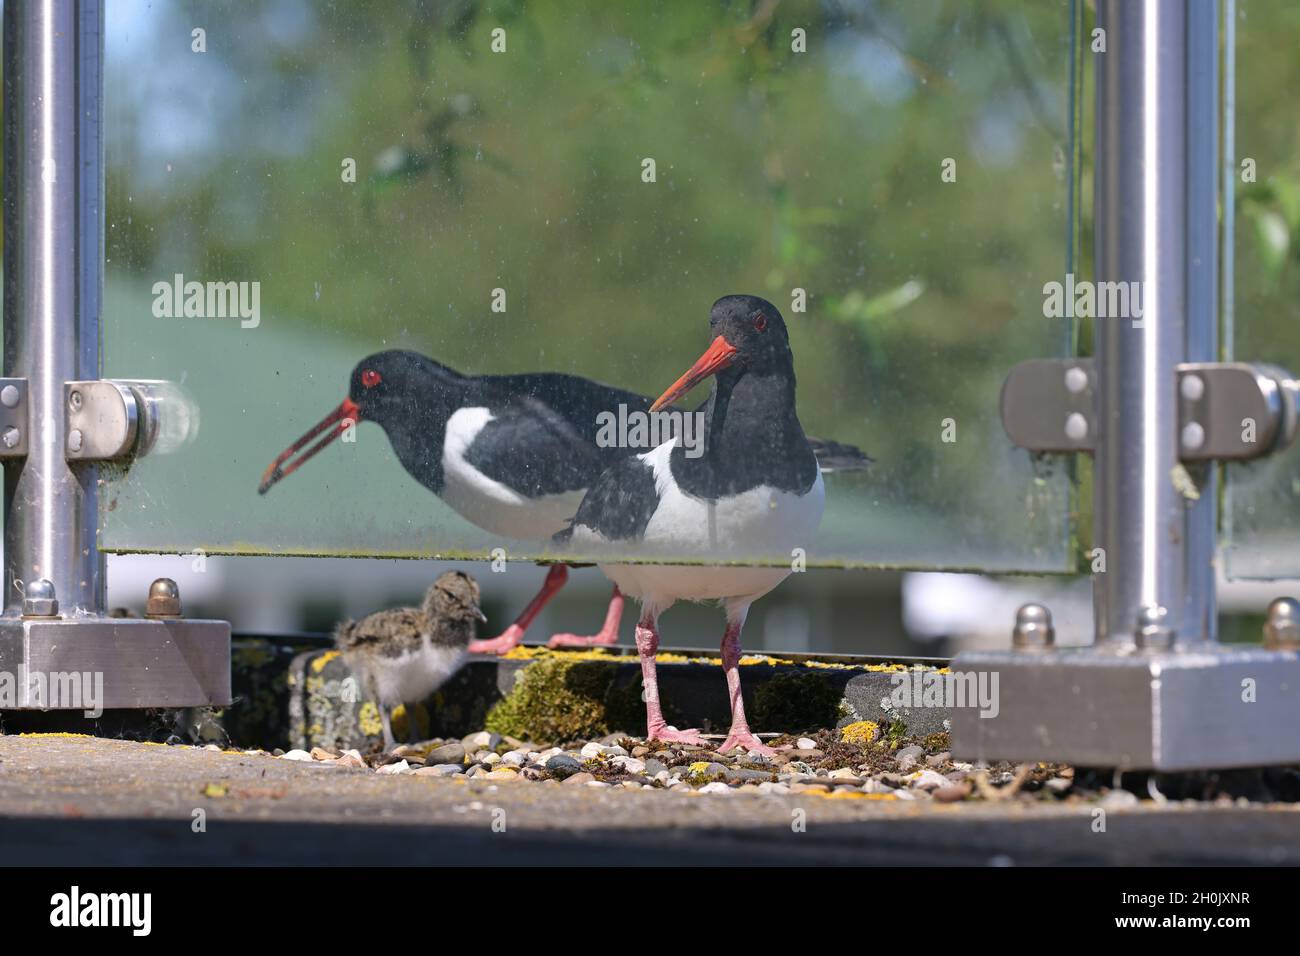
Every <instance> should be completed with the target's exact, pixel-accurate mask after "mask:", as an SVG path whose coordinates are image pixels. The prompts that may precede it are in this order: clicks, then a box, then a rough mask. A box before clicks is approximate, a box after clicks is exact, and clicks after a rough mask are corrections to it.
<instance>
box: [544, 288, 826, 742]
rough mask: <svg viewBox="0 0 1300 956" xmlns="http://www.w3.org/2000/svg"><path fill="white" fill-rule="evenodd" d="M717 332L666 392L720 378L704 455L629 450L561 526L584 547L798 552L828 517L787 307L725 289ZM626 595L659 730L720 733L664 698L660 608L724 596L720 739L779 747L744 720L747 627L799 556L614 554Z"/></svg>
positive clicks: (684, 736) (715, 314) (683, 734)
mask: <svg viewBox="0 0 1300 956" xmlns="http://www.w3.org/2000/svg"><path fill="white" fill-rule="evenodd" d="M709 329H710V332H711V338H712V340H711V342H710V344H709V347H708V349H707V350H706V351H705V352H704V354H703V355H702V356H700V358H699V360H698V361H696V363H695V364H694V365H693V366H691V368H690V369H689V370H688V371H687V372H686V373H685V374H684V375H682V377H681V378H679V379H678V380H677V381H676V382H675V383H673V385H672V386H671V387H670V388H669V389H668V391H666V392H664V394H663V395H662V396H660V398H659V399H658V400H657V401H656V402H655V403H654V406H653V407H654V408H655V409H658V408H660V407H662V406H664V405H666V404H669V403H671V402H673V401H676V400H677V399H678V398H680V397H681V396H682V395H684V394H685V393H686V392H688V391H689V390H690V389H691V388H692V387H694V386H695V385H696V384H697V383H699V382H701V381H703V380H704V379H705V378H708V377H710V376H712V377H713V380H714V381H713V391H712V394H711V395H710V397H709V400H708V402H707V403H706V404H705V406H704V412H705V438H704V453H703V455H701V456H700V457H698V458H690V457H687V456H686V454H685V453H684V452H685V450H684V449H683V448H682V447H680V444H679V443H678V442H677V440H676V439H673V440H671V441H667V442H664V443H663V444H662V445H660V446H659V447H658V448H655V449H654V450H653V451H650V452H647V453H645V454H641V455H636V456H634V457H631V458H626V459H624V460H623V461H621V462H619V463H618V464H616V465H615V466H614V467H612V468H611V469H609V470H608V471H606V472H605V473H604V474H603V475H601V477H600V478H599V479H598V480H597V481H596V482H595V484H593V485H592V487H591V490H590V491H588V492H587V496H586V497H585V498H584V499H583V501H582V504H581V505H580V506H579V508H578V511H577V514H576V515H575V517H574V519H573V524H572V527H571V528H570V529H569V530H568V531H566V532H561V534H560V535H559V536H557V537H558V538H559V539H560V540H565V541H571V543H572V544H573V545H574V546H575V547H576V548H578V549H580V550H586V551H601V550H606V551H607V550H610V549H611V547H612V546H617V547H618V548H619V550H621V551H623V552H625V553H626V552H628V551H630V552H631V553H633V554H636V555H638V556H645V555H652V556H653V555H663V556H665V557H670V556H671V557H674V558H704V559H706V560H707V559H710V558H712V559H713V560H717V559H718V558H719V557H733V558H737V559H743V558H750V557H754V556H766V557H768V558H776V559H780V560H789V559H790V556H791V552H792V549H794V548H805V549H806V548H807V547H808V545H809V543H810V541H811V539H812V537H813V535H814V533H815V532H816V531H817V526H818V524H820V522H821V517H822V509H823V506H824V505H825V491H824V488H823V484H822V476H821V469H820V468H819V467H818V464H817V458H816V456H815V455H814V453H813V450H812V448H811V446H810V445H809V443H808V439H807V438H806V437H805V435H804V432H803V428H802V426H801V425H800V424H799V418H798V416H797V415H796V413H795V377H794V356H793V354H792V353H791V351H790V339H789V336H788V334H787V332H786V327H785V321H784V320H783V319H782V317H781V313H780V312H779V311H778V310H777V308H776V306H774V305H772V303H770V302H768V301H766V300H765V299H760V298H758V297H757V296H750V295H729V296H724V297H723V298H721V299H719V300H718V301H717V302H715V303H714V305H713V309H712V311H711V313H710V315H709ZM601 570H603V571H604V572H605V574H606V575H607V576H608V577H609V578H610V580H612V581H613V582H614V584H615V585H616V586H617V587H618V588H620V589H621V590H622V591H623V592H624V593H625V594H629V595H632V596H633V597H636V598H639V599H640V601H641V617H640V621H639V622H638V624H637V628H636V646H637V651H638V653H639V654H640V657H641V673H642V681H643V686H644V692H643V696H644V698H645V704H646V723H647V725H648V726H647V738H648V739H654V740H662V741H668V742H680V743H689V744H700V745H707V741H705V740H704V739H703V738H702V737H700V735H699V733H698V731H695V730H677V729H675V728H672V727H669V726H667V724H666V723H665V722H664V717H663V712H662V710H661V709H660V705H659V688H658V681H657V677H656V674H655V652H656V650H657V649H658V647H659V615H660V614H661V613H662V612H663V611H666V610H667V609H668V608H669V607H671V606H672V605H673V604H674V603H676V602H677V601H682V600H686V601H705V600H717V601H719V602H721V604H722V606H723V607H724V608H725V610H726V615H727V626H726V630H725V632H724V634H723V637H722V666H723V670H724V672H725V675H726V680H727V692H728V695H729V697H730V703H731V729H730V731H729V733H728V734H727V739H726V741H725V742H724V743H723V745H722V747H721V748H719V749H720V750H721V751H727V750H731V749H734V748H736V747H744V748H745V749H746V750H749V751H751V752H758V753H763V754H766V755H771V754H772V753H773V751H772V750H771V748H769V747H766V746H764V745H763V744H761V743H759V741H758V739H757V738H756V737H755V736H754V735H753V733H751V732H750V729H749V724H748V723H747V721H746V719H745V706H744V702H743V701H742V699H741V692H740V672H739V669H738V666H739V663H740V632H741V628H742V627H743V626H744V624H745V617H746V615H747V614H748V613H749V607H750V605H751V604H752V603H753V602H754V601H756V600H757V599H758V598H760V597H762V596H763V595H764V594H766V593H767V592H768V591H770V590H772V589H773V588H774V587H776V586H777V585H778V584H780V583H781V581H782V580H784V579H785V577H786V576H787V575H789V574H790V573H791V567H790V566H787V565H782V566H777V567H737V566H712V567H701V566H699V565H655V564H637V565H629V564H604V563H602V564H601Z"/></svg>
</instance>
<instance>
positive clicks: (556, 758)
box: [543, 753, 591, 777]
mask: <svg viewBox="0 0 1300 956" xmlns="http://www.w3.org/2000/svg"><path fill="white" fill-rule="evenodd" d="M543 766H545V767H546V769H547V770H549V771H551V773H553V774H555V775H556V776H557V777H568V776H571V775H573V774H576V773H580V772H581V771H582V763H581V761H579V760H576V759H574V758H573V757H570V756H569V755H568V754H566V753H558V754H553V755H552V756H551V757H550V758H548V759H547V761H546V763H545V764H544V765H543ZM587 776H591V774H587Z"/></svg>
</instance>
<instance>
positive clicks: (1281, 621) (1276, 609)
mask: <svg viewBox="0 0 1300 956" xmlns="http://www.w3.org/2000/svg"><path fill="white" fill-rule="evenodd" d="M1264 646H1265V647H1267V648H1268V649H1269V650H1273V651H1294V650H1296V649H1300V601H1297V600H1296V599H1295V598H1289V597H1282V598H1278V599H1277V600H1276V601H1274V602H1273V603H1272V604H1270V605H1269V606H1268V619H1267V620H1266V621H1265V622H1264Z"/></svg>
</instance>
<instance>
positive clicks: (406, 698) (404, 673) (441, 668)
mask: <svg viewBox="0 0 1300 956" xmlns="http://www.w3.org/2000/svg"><path fill="white" fill-rule="evenodd" d="M465 656H466V655H465V651H464V650H463V649H461V648H451V647H435V646H434V645H432V644H431V643H430V642H429V639H428V638H427V637H425V638H424V646H423V647H421V648H420V649H419V650H418V651H408V652H406V653H404V654H400V655H398V656H397V657H384V656H382V655H378V654H376V655H374V656H372V657H371V658H370V659H369V661H368V663H367V667H368V668H369V669H370V676H371V677H372V678H373V679H374V682H375V694H376V695H377V696H378V697H379V702H380V703H381V704H384V705H385V706H388V707H392V706H394V705H396V704H407V703H410V704H413V703H416V702H418V701H422V700H424V699H425V698H426V697H428V696H429V695H430V694H432V693H433V692H434V691H435V690H437V689H438V688H439V687H441V686H442V684H443V682H444V681H446V680H447V678H448V677H450V676H451V675H452V674H454V673H456V671H457V670H458V669H459V668H460V665H461V664H462V663H463V662H464V660H465Z"/></svg>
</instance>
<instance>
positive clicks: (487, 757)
mask: <svg viewBox="0 0 1300 956" xmlns="http://www.w3.org/2000/svg"><path fill="white" fill-rule="evenodd" d="M476 759H478V761H479V762H480V763H485V764H487V765H488V766H493V765H495V764H499V763H500V762H501V756H500V754H494V753H485V754H483V755H482V756H480V757H477V758H476Z"/></svg>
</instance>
